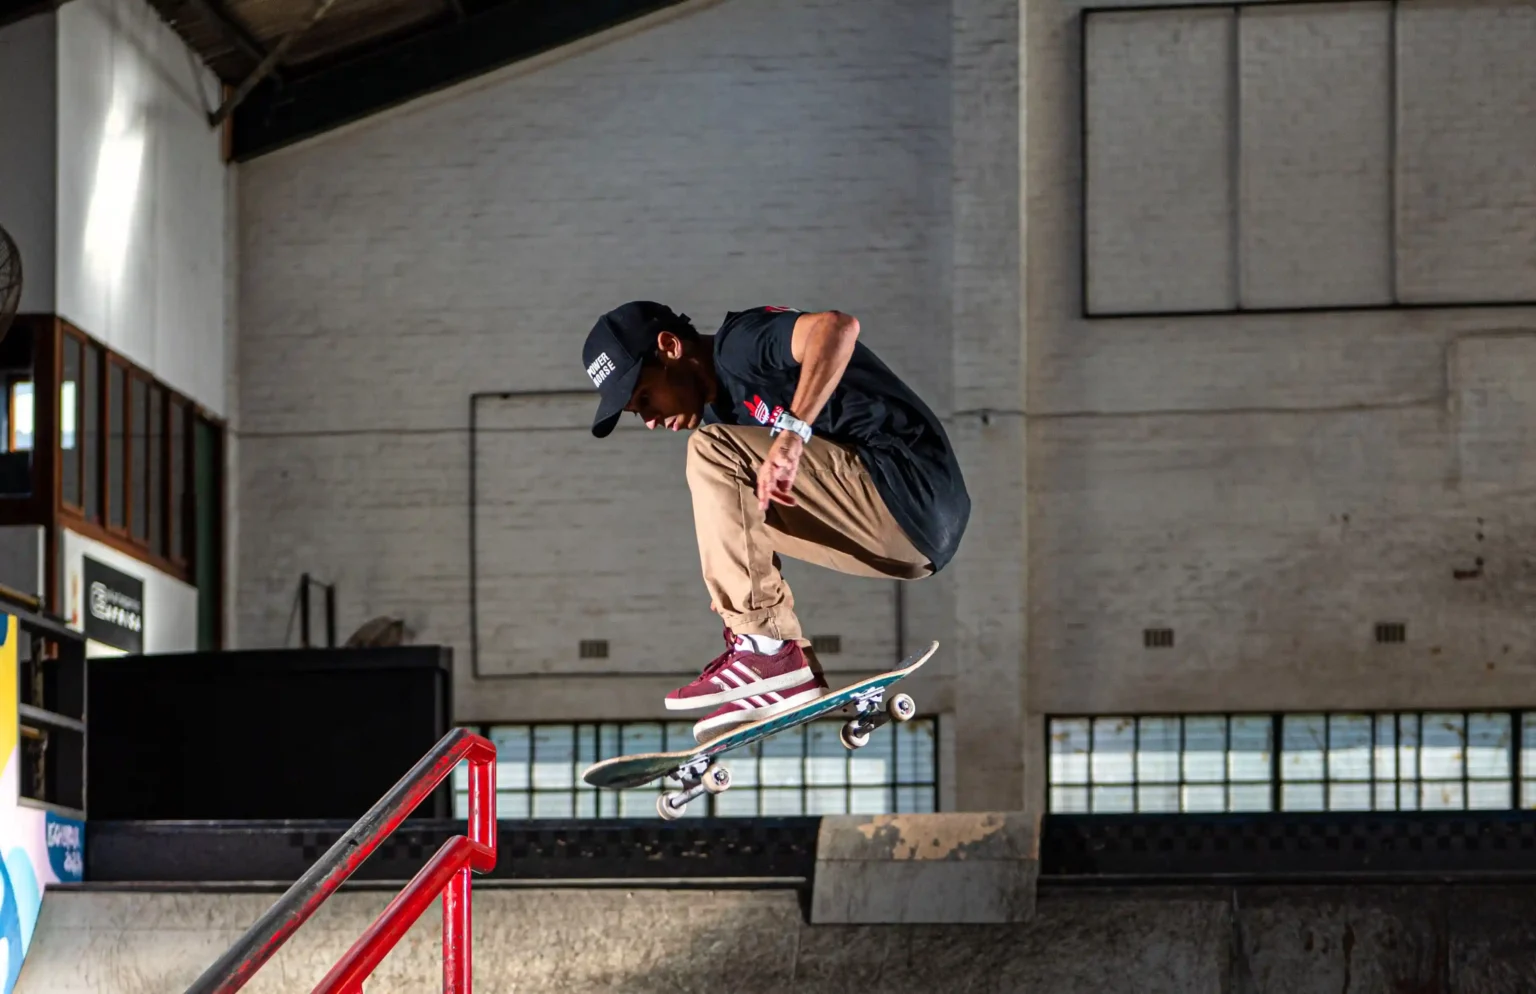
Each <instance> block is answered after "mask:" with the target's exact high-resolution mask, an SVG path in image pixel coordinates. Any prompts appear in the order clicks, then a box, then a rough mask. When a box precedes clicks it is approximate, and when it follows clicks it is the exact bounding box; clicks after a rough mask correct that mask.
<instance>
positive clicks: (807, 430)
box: [770, 410, 811, 442]
mask: <svg viewBox="0 0 1536 994" xmlns="http://www.w3.org/2000/svg"><path fill="white" fill-rule="evenodd" d="M781 431H788V432H793V433H794V434H796V435H799V436H800V441H802V442H809V441H810V440H811V426H810V425H808V424H806V423H805V422H804V421H801V420H800V419H799V418H797V417H795V416H794V415H793V414H791V413H789V412H788V411H785V410H780V411H778V412H777V413H776V414H775V416H774V419H773V431H772V432H770V434H772V435H777V434H778V433H779V432H781Z"/></svg>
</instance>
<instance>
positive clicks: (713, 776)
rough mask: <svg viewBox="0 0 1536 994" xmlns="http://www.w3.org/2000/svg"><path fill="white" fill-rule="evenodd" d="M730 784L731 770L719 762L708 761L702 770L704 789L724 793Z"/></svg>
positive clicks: (713, 792) (714, 792)
mask: <svg viewBox="0 0 1536 994" xmlns="http://www.w3.org/2000/svg"><path fill="white" fill-rule="evenodd" d="M730 786H731V771H730V770H728V769H726V768H725V767H723V766H721V765H720V764H719V763H710V764H709V769H707V770H705V771H704V789H705V790H707V791H709V792H710V793H711V794H721V793H724V792H725V791H726V790H727V789H729V788H730Z"/></svg>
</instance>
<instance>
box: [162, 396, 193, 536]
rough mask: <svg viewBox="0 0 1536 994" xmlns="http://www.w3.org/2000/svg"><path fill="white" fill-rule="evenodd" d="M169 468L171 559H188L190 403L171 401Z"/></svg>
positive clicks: (167, 460)
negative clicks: (188, 417) (188, 405)
mask: <svg viewBox="0 0 1536 994" xmlns="http://www.w3.org/2000/svg"><path fill="white" fill-rule="evenodd" d="M165 462H166V466H167V467H168V468H169V470H170V474H171V508H170V511H171V559H172V560H174V561H175V562H184V561H186V558H187V495H188V493H189V492H190V491H189V490H188V489H187V472H188V462H187V403H186V401H184V400H182V399H181V398H180V397H173V398H172V399H171V447H170V449H169V450H167V451H166V459H165Z"/></svg>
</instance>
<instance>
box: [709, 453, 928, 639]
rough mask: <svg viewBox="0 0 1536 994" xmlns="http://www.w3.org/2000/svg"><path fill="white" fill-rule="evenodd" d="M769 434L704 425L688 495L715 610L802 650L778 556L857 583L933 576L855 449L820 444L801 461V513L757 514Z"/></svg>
mask: <svg viewBox="0 0 1536 994" xmlns="http://www.w3.org/2000/svg"><path fill="white" fill-rule="evenodd" d="M772 441H773V439H772V437H771V435H770V434H769V432H768V429H767V428H760V427H756V426H739V425H718V424H716V425H706V426H704V427H702V428H699V429H697V430H695V431H694V433H693V435H692V437H691V438H689V440H688V489H689V490H690V491H692V493H693V523H694V528H695V529H696V531H697V532H698V539H699V562H700V565H701V566H702V567H703V571H704V585H705V587H706V588H708V590H709V596H710V599H711V602H712V605H713V607H714V609H715V611H716V612H717V613H719V615H720V617H721V618H722V619H723V620H724V621H725V624H726V625H727V626H728V627H729V628H730V629H731V631H733V632H735V633H736V634H738V635H767V636H769V637H770V638H778V639H785V640H788V639H797V640H800V641H802V642H803V641H804V635H803V633H802V632H801V629H800V621H799V619H798V618H796V617H795V598H794V594H792V593H791V592H790V589H789V585H788V584H787V583H785V582H784V577H783V576H782V575H781V574H780V573H779V558H778V557H779V555H780V554H782V555H786V556H789V557H791V558H793V559H800V560H804V561H805V562H808V563H815V564H816V565H818V566H825V567H826V568H828V569H833V570H837V571H838V572H841V573H852V574H854V575H857V576H868V577H888V578H894V579H901V580H916V579H920V578H922V577H925V576H928V575H930V574H931V573H932V572H933V570H932V565H931V564H930V563H929V561H928V557H927V556H925V555H923V554H922V553H921V552H918V551H917V549H916V548H915V547H914V546H913V545H912V543H911V541H910V540H908V538H907V536H906V535H905V534H904V533H903V532H902V530H901V528H900V526H898V525H897V524H896V521H895V519H894V518H892V517H891V513H890V511H888V510H886V507H885V502H884V501H883V500H881V498H880V493H879V491H877V490H876V489H875V484H874V481H873V480H871V479H870V477H869V473H868V471H867V470H865V468H864V464H863V463H862V462H860V461H859V457H858V455H857V454H856V453H854V452H853V451H852V450H851V449H847V448H844V447H843V446H841V445H838V444H836V443H834V442H829V441H827V440H826V439H823V438H820V437H818V436H814V435H813V436H812V437H811V441H810V444H809V445H807V446H806V447H805V452H804V453H803V454H802V455H801V457H800V470H799V472H798V474H797V475H796V477H795V486H794V491H793V493H794V497H795V500H796V502H797V506H795V507H785V506H784V505H782V504H770V505H769V506H768V511H767V513H766V514H764V512H762V511H760V510H758V507H757V470H758V467H759V466H761V465H762V464H763V460H764V459H765V458H767V455H768V447H769V445H770V444H771V443H772Z"/></svg>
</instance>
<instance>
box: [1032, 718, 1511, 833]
mask: <svg viewBox="0 0 1536 994" xmlns="http://www.w3.org/2000/svg"><path fill="white" fill-rule="evenodd" d="M1047 736H1048V742H1047V751H1048V755H1049V773H1048V781H1049V782H1048V800H1047V806H1048V810H1049V811H1051V812H1054V813H1061V814H1066V813H1076V814H1116V813H1123V814H1137V813H1150V812H1170V813H1171V812H1212V811H1415V810H1461V811H1465V810H1511V809H1515V808H1520V809H1536V711H1404V712H1381V713H1372V712H1303V713H1288V714H1214V715H1210V714H1207V715H1142V716H1132V715H1120V716H1079V717H1065V716H1058V717H1054V718H1051V719H1050V720H1049V721H1048V722H1047ZM1175 770H1176V771H1177V773H1176V775H1174V774H1173V773H1172V772H1171V771H1175Z"/></svg>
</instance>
